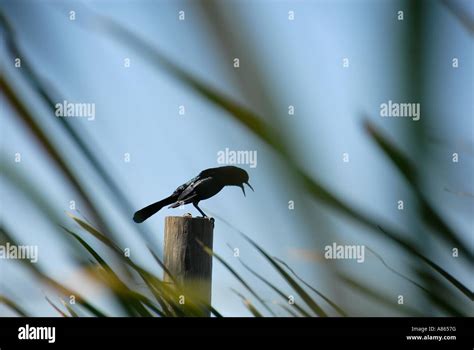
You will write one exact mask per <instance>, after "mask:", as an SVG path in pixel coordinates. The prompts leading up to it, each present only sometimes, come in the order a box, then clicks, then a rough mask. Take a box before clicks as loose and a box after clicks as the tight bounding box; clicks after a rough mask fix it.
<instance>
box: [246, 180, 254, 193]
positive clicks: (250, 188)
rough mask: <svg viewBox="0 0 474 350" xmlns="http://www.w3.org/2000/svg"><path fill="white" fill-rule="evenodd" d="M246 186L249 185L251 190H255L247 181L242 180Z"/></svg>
mask: <svg viewBox="0 0 474 350" xmlns="http://www.w3.org/2000/svg"><path fill="white" fill-rule="evenodd" d="M244 183H245V184H246V185H247V186H248V187H250V189H251V190H252V192H255V190H254V189H253V187H252V186H251V185H250V184H249V183H248V182H244Z"/></svg>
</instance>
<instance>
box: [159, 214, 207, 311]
mask: <svg viewBox="0 0 474 350" xmlns="http://www.w3.org/2000/svg"><path fill="white" fill-rule="evenodd" d="M213 231H214V219H212V218H207V217H204V218H203V217H195V218H193V217H192V216H191V215H189V216H186V215H185V216H167V217H166V218H165V246H164V250H165V251H164V264H165V266H166V268H167V269H168V271H169V273H170V274H171V275H172V276H173V277H174V279H175V281H176V283H179V284H180V285H181V288H182V289H183V291H184V296H185V297H186V295H189V296H192V298H194V299H195V300H198V301H201V302H202V303H203V304H204V305H211V287H212V256H211V255H210V254H209V253H208V252H206V251H205V250H204V248H203V245H204V246H206V247H209V248H210V249H212V242H213ZM164 280H165V282H168V283H173V282H174V281H173V278H172V277H170V276H169V275H168V274H167V273H166V272H165V276H164ZM204 314H205V315H207V316H210V310H209V309H208V308H205V312H204Z"/></svg>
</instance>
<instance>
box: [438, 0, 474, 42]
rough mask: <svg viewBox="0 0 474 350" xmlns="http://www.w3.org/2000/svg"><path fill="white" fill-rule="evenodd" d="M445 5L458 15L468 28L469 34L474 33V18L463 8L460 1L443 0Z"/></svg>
mask: <svg viewBox="0 0 474 350" xmlns="http://www.w3.org/2000/svg"><path fill="white" fill-rule="evenodd" d="M442 3H443V5H444V6H445V7H446V8H447V9H448V10H449V11H450V12H451V13H452V14H453V15H454V16H455V17H456V19H457V20H458V21H459V22H460V23H461V24H462V26H463V27H464V28H466V29H467V31H468V32H469V34H471V35H473V34H474V19H473V18H471V17H469V14H468V12H467V11H465V10H464V9H462V7H461V6H460V5H459V3H455V2H454V1H450V0H442Z"/></svg>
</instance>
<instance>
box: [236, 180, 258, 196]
mask: <svg viewBox="0 0 474 350" xmlns="http://www.w3.org/2000/svg"><path fill="white" fill-rule="evenodd" d="M244 184H246V185H247V186H248V187H250V188H251V190H252V191H254V192H255V190H254V189H253V187H252V186H251V185H250V184H249V183H248V182H244V183H243V184H240V188H241V189H242V192H243V193H244V196H246V195H245V187H244ZM246 197H247V196H246Z"/></svg>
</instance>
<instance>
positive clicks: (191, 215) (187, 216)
mask: <svg viewBox="0 0 474 350" xmlns="http://www.w3.org/2000/svg"><path fill="white" fill-rule="evenodd" d="M183 217H186V218H189V217H193V214H191V213H186V214H183Z"/></svg>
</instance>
